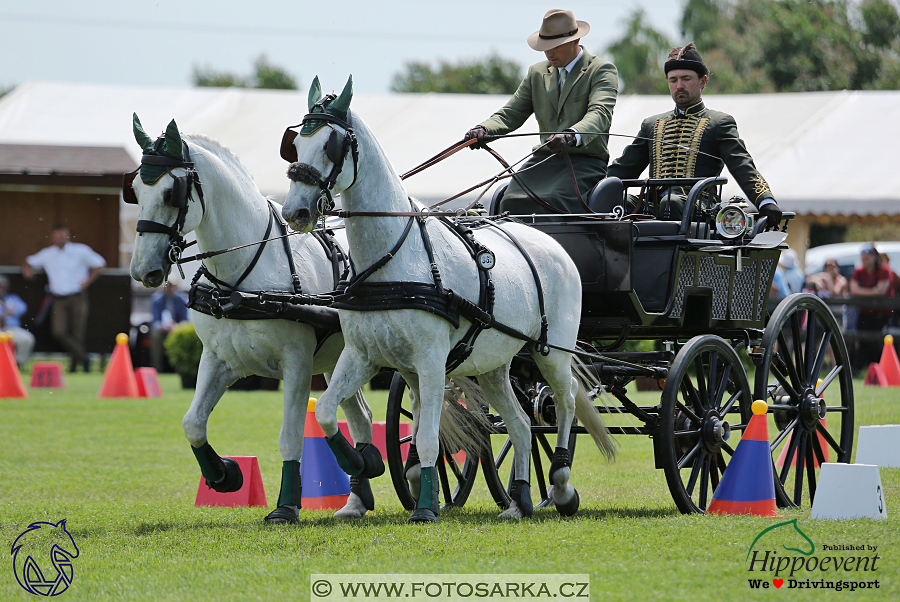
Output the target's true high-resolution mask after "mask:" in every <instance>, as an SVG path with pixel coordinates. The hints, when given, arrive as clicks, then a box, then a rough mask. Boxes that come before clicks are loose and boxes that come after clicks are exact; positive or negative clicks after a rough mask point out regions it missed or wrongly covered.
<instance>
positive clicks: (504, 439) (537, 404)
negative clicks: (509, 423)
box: [481, 380, 576, 509]
mask: <svg viewBox="0 0 900 602" xmlns="http://www.w3.org/2000/svg"><path fill="white" fill-rule="evenodd" d="M517 384H518V383H517V382H516V381H515V380H513V390H514V391H515V393H516V397H517V398H518V399H519V402H520V403H522V404H523V405H525V406H526V412H525V413H526V415H528V416H530V417H531V424H532V426H539V425H543V426H552V424H551V422H552V421H553V420H555V417H556V413H555V410H554V408H553V392H552V390H551V389H550V387H548V386H546V385H543V384H541V383H533V384H531V385H529V386H528V388H529V389H532V390H533V391H537V393H536V394H534V395H528V394H526V393H525V392H524V391H523V390H522V388H521V387H518V386H516V385H517ZM492 417H493V421H494V429H495V431H497V434H494V435H491V452H490V456H488V455H487V452H486V455H485V457H483V458H482V460H481V464H482V466H483V467H484V479H485V482H486V483H487V486H488V491H490V493H491V496H492V497H493V498H494V501H495V502H497V506H499V507H500V508H504V509H505V508H509V504H510V501H511V500H510V497H509V486H510V485H512V482H513V480H514V477H513V474H512V473H513V470H512V466H513V454H512V451H513V449H512V441H510V439H509V436H508V435H507V434H506V427H505V425H504V424H503V420H502V419H501V418H500V417H499V416H492ZM575 441H576V435H575V434H571V435H569V445H568V448H569V453H570V454H571V455H572V460H573V461H574V460H575ZM555 448H556V433H555V431H554V432H553V433H549V434H548V433H535V432H532V435H531V479H530V484H531V495H532V497H535V495H537V496H538V497H539V498H540V499H539V500H538V501H537V503H536V504H535V505H534V507H535V509H537V508H545V507H547V506H550V505H552V504H553V498H552V497H551V496H552V494H553V485H551V484H549V483H548V481H547V471H548V470H550V464H551V462H552V460H553V451H554V449H555ZM488 466H490V467H492V468H493V470H491V469H490V468H488Z"/></svg>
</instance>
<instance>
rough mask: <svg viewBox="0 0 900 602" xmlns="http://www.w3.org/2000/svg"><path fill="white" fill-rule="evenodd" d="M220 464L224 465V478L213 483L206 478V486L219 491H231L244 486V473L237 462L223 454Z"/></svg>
mask: <svg viewBox="0 0 900 602" xmlns="http://www.w3.org/2000/svg"><path fill="white" fill-rule="evenodd" d="M222 464H224V465H225V478H224V479H222V480H221V481H219V482H218V483H213V482H212V481H210V480H209V479H206V486H207V487H209V488H211V489H213V490H215V491H218V492H219V493H233V492H235V491H238V490H239V489H240V488H241V487H243V486H244V474H243V473H242V472H241V467H240V466H239V465H238V463H237V462H236V461H235V460H233V459H231V458H229V457H227V456H225V457H223V458H222Z"/></svg>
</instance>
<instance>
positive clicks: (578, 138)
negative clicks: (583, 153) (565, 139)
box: [556, 46, 584, 146]
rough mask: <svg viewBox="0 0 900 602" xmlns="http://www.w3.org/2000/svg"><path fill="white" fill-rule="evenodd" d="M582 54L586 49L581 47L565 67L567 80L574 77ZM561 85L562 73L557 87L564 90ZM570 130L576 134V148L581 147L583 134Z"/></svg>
mask: <svg viewBox="0 0 900 602" xmlns="http://www.w3.org/2000/svg"><path fill="white" fill-rule="evenodd" d="M582 54H584V48H582V47H581V46H579V47H578V54H577V55H576V56H575V58H574V59H572V62H571V63H569V64H568V65H566V66H565V67H563V69H565V70H566V79H568V77H569V76H570V75H572V67H574V66H575V63H577V62H578V59H580V58H581V55H582ZM561 83H562V73H560V75H559V79H558V80H557V81H556V84H557V86H559V88H560V90H561V89H562V86H561V85H560V84H561ZM569 129H570V130H572V131H573V132H575V146H581V134H579V133H578V130H576V129H575V128H569Z"/></svg>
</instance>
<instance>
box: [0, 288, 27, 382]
mask: <svg viewBox="0 0 900 602" xmlns="http://www.w3.org/2000/svg"><path fill="white" fill-rule="evenodd" d="M27 310H28V306H27V305H25V302H24V301H22V298H21V297H20V296H19V295H16V294H13V293H10V292H9V278H7V277H6V276H4V275H2V274H0V332H11V333H12V337H13V346H14V347H15V348H16V364H18V365H19V367H20V368H21V367H22V365H23V364H24V363H25V362H27V361H28V358H29V357H31V350H32V349H34V335H33V334H31V333H30V332H28V331H27V330H25V329H24V328H22V322H21V320H22V316H23V315H25V312H26V311H27Z"/></svg>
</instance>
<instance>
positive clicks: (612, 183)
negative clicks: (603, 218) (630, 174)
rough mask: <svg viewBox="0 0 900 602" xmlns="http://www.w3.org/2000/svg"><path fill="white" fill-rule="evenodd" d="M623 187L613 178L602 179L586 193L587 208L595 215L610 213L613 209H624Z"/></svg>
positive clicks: (620, 181)
mask: <svg viewBox="0 0 900 602" xmlns="http://www.w3.org/2000/svg"><path fill="white" fill-rule="evenodd" d="M624 204H625V186H624V185H623V184H622V180H620V179H619V178H616V177H615V176H613V177H609V178H604V179H602V180H600V181H599V182H597V185H596V186H594V188H593V189H591V191H590V193H588V198H587V206H588V207H590V209H591V211H594V212H595V213H612V210H613V208H614V207H616V206H619V207H624Z"/></svg>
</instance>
